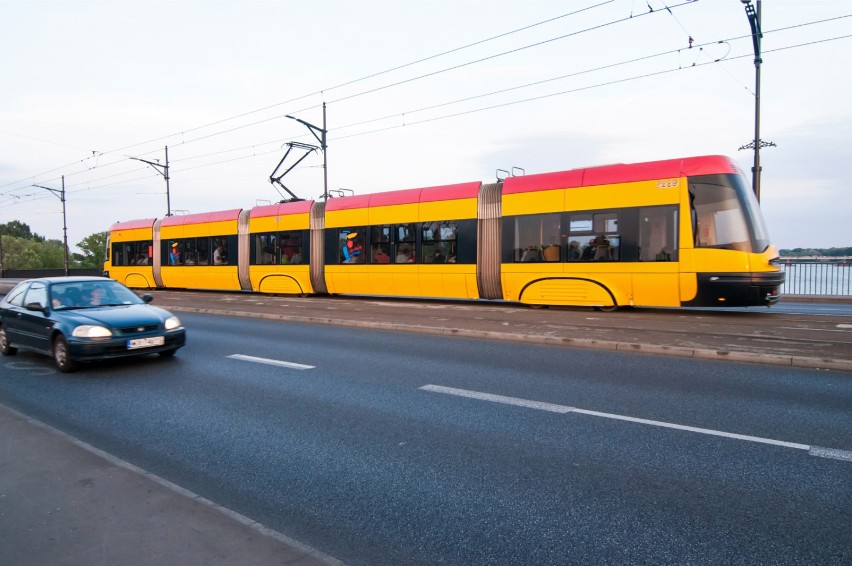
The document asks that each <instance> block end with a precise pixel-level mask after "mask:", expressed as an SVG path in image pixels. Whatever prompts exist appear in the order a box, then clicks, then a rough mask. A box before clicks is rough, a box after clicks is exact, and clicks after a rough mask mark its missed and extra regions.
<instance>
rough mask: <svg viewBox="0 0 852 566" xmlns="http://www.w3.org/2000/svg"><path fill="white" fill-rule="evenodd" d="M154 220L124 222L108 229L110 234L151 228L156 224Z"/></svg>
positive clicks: (143, 219)
mask: <svg viewBox="0 0 852 566" xmlns="http://www.w3.org/2000/svg"><path fill="white" fill-rule="evenodd" d="M156 221H157V219H156V218H142V219H139V220H126V221H124V222H116V223H115V224H113V225H112V226H110V227H109V230H110V232H114V231H116V230H136V229H138V228H151V227H153V226H154V222H156Z"/></svg>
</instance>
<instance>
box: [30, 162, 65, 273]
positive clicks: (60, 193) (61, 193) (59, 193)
mask: <svg viewBox="0 0 852 566" xmlns="http://www.w3.org/2000/svg"><path fill="white" fill-rule="evenodd" d="M33 186H34V187H38V188H39V189H45V190H48V191H50V192H51V193H52V194H53V195H54V196H56V197H58V198H59V200H60V201H62V256H63V258H64V265H65V277H68V225H67V224H66V222H65V175H62V190H56V189H51V188H50V187H45V186H42V185H33Z"/></svg>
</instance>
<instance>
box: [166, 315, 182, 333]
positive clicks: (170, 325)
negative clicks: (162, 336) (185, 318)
mask: <svg viewBox="0 0 852 566" xmlns="http://www.w3.org/2000/svg"><path fill="white" fill-rule="evenodd" d="M175 328H180V319H179V318H178V317H176V316H170V317H169V318H167V319H166V330H174V329H175Z"/></svg>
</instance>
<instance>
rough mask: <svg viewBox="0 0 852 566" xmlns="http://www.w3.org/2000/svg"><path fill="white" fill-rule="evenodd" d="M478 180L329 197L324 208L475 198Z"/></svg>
mask: <svg viewBox="0 0 852 566" xmlns="http://www.w3.org/2000/svg"><path fill="white" fill-rule="evenodd" d="M479 187H480V183H479V181H474V182H469V183H457V184H455V185H442V186H439V187H424V188H421V189H405V190H401V191H388V192H385V193H373V194H368V195H356V196H351V197H340V198H332V199H329V200H328V202H327V203H326V205H325V210H326V211H330V210H352V209H356V208H367V207H374V206H392V205H399V204H417V203H421V202H438V201H443V200H456V199H463V198H476V196H477V195H478V193H479Z"/></svg>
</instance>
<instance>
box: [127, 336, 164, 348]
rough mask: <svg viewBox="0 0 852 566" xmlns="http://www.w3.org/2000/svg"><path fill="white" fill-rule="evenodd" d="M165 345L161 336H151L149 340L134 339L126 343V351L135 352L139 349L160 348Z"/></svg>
mask: <svg viewBox="0 0 852 566" xmlns="http://www.w3.org/2000/svg"><path fill="white" fill-rule="evenodd" d="M165 343H166V339H165V337H163V336H153V337H151V338H136V339H134V340H128V341H127V349H128V350H137V349H139V348H151V347H153V346H162V345H163V344H165Z"/></svg>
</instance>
